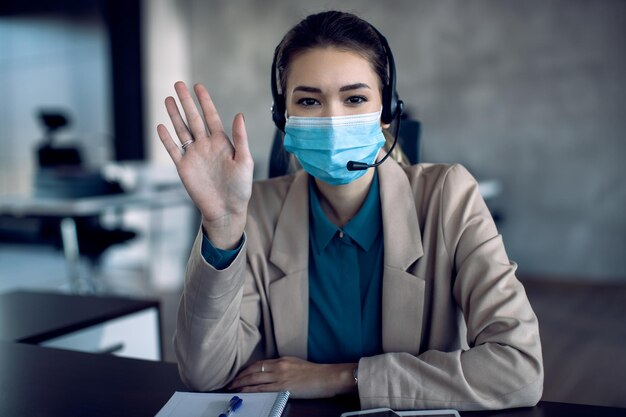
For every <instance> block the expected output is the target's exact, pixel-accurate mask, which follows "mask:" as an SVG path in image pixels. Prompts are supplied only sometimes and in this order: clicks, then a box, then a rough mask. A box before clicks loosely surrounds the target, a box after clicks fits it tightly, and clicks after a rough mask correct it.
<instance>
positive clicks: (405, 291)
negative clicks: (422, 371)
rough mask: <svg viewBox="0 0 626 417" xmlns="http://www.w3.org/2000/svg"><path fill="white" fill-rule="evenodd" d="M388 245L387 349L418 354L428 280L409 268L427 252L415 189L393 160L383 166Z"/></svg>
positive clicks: (384, 319)
mask: <svg viewBox="0 0 626 417" xmlns="http://www.w3.org/2000/svg"><path fill="white" fill-rule="evenodd" d="M378 169H379V171H378V172H379V178H380V199H381V207H382V212H383V236H384V242H385V243H384V245H385V255H384V271H383V296H382V300H383V306H382V310H383V317H382V323H383V350H384V351H385V352H408V353H412V354H418V353H419V349H420V342H421V334H422V321H423V307H424V288H425V282H424V279H423V278H422V277H418V276H415V275H412V274H410V273H409V272H407V269H408V268H409V267H410V266H411V265H413V264H414V263H415V262H416V261H417V260H418V259H419V258H420V257H421V256H422V255H423V254H424V249H423V247H422V235H421V232H420V228H419V223H418V219H417V211H416V208H415V203H414V199H413V198H412V196H413V192H412V190H411V186H410V184H409V181H408V178H407V175H406V173H405V172H404V170H403V169H402V168H401V167H400V166H399V165H398V164H397V163H396V162H395V161H393V160H389V161H386V162H385V163H384V164H382V165H381V166H380V167H379V168H378Z"/></svg>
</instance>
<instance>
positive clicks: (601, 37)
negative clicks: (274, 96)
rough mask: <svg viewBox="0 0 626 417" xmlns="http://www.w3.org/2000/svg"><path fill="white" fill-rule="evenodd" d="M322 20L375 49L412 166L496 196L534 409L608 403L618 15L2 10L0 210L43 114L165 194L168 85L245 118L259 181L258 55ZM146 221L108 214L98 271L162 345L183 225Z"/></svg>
mask: <svg viewBox="0 0 626 417" xmlns="http://www.w3.org/2000/svg"><path fill="white" fill-rule="evenodd" d="M330 8H339V9H342V10H347V11H352V12H355V13H356V14H358V15H360V16H362V17H363V18H365V19H367V20H369V21H370V22H372V23H373V24H374V25H375V26H376V27H377V28H378V29H379V30H380V31H381V32H382V33H384V34H385V35H386V37H387V38H388V40H389V42H390V45H391V47H392V49H393V52H394V55H395V59H396V65H397V73H398V74H397V75H398V91H399V94H400V96H401V97H402V99H403V100H404V101H405V103H406V106H407V111H408V112H409V113H410V115H411V116H412V117H414V118H417V119H419V120H420V121H421V122H422V129H423V132H422V138H421V159H422V160H423V161H424V162H459V163H462V164H464V165H465V166H466V167H468V169H469V170H470V171H471V172H472V173H473V174H474V175H475V176H476V177H477V179H479V180H495V181H497V182H498V184H499V185H500V192H499V194H498V195H497V196H495V197H493V198H491V199H490V200H489V205H490V207H491V208H492V209H493V210H494V211H497V212H498V214H499V217H500V219H499V222H498V227H499V230H500V232H501V233H502V234H503V236H504V241H505V244H506V247H507V251H508V253H509V256H510V257H511V259H513V260H515V261H516V262H518V264H519V276H520V278H521V280H522V281H523V282H524V283H525V284H526V285H527V288H528V291H529V294H530V298H531V302H533V305H535V308H536V310H537V312H538V315H539V316H540V320H542V321H541V323H542V335H543V338H544V344H546V346H545V347H544V349H545V352H544V353H545V355H546V362H547V363H546V369H547V371H546V381H547V384H546V396H545V397H544V398H545V399H548V400H557V401H572V402H589V403H603V404H606V405H620V404H621V405H622V406H626V403H624V402H623V401H624V400H623V399H621V400H620V399H619V396H618V395H616V394H615V393H614V392H613V391H615V390H611V389H610V388H611V385H613V386H621V385H622V383H621V382H620V381H623V378H624V377H625V376H626V371H625V370H626V360H625V359H624V358H625V357H626V355H625V354H626V348H624V347H623V346H624V344H625V342H626V331H625V330H624V329H623V325H618V323H623V319H624V318H625V316H626V307H624V306H625V305H626V290H625V289H624V288H625V287H626V272H625V270H624V256H625V255H626V216H625V215H624V207H625V206H626V187H625V186H624V185H623V183H622V178H623V177H624V174H625V173H626V172H625V171H626V169H625V168H624V164H623V161H622V160H623V159H624V157H625V156H626V137H625V133H624V132H626V83H625V81H626V53H625V51H626V47H625V46H626V45H625V43H626V42H625V40H626V3H625V2H623V1H621V0H603V1H591V0H550V1H545V0H529V1H515V0H473V1H460V0H459V1H455V0H438V1H427V0H421V1H414V0H413V1H412V0H404V1H400V0H392V1H373V0H368V1H362V0H361V1H357V0H350V1H306V2H304V1H302V2H300V1H289V0H264V1H260V0H258V1H252V0H248V1H226V0H223V1H203V0H186V1H185V0H152V1H150V0H143V1H139V0H133V1H128V2H116V1H112V0H111V1H107V0H90V1H79V0H64V1H58V2H54V4H52V3H49V2H46V1H29V2H11V1H9V2H3V3H2V5H1V6H0V97H1V100H0V149H2V151H0V196H8V195H13V194H28V193H32V192H33V183H34V178H35V175H36V159H35V150H36V147H37V146H38V144H40V142H41V140H42V137H43V130H42V126H41V123H40V122H39V121H38V119H37V117H36V115H37V111H38V110H39V109H41V108H48V109H62V110H64V111H66V112H67V113H68V114H69V116H70V118H71V120H72V123H71V125H70V126H68V127H67V128H66V129H64V130H60V131H59V141H60V142H61V143H76V142H77V143H79V144H80V147H81V149H82V150H83V154H84V157H85V159H86V163H87V164H89V165H90V166H95V167H108V168H109V169H110V168H111V167H113V172H117V173H118V174H119V179H120V180H121V181H122V183H123V184H124V185H125V186H126V187H128V189H129V190H131V189H134V188H137V187H141V186H142V184H144V182H157V183H159V184H172V183H175V182H176V181H177V177H176V172H175V169H174V168H173V165H172V163H171V161H170V160H169V156H168V155H167V154H166V153H165V151H164V150H163V149H162V145H161V143H160V141H159V140H158V137H157V135H156V131H155V126H156V125H157V124H158V123H165V124H166V125H168V126H169V122H168V117H167V114H166V112H165V109H164V106H163V100H164V98H165V97H166V96H168V95H173V93H174V91H173V83H174V82H175V81H177V80H184V81H186V82H187V83H188V84H189V85H191V84H192V83H195V82H202V83H204V84H205V85H206V86H207V87H208V89H209V91H210V92H211V94H212V96H213V99H214V101H215V103H216V105H217V107H218V109H219V110H220V112H221V115H222V118H223V121H224V125H225V126H230V124H231V121H232V117H233V116H234V114H235V113H237V112H240V111H241V112H244V114H245V115H246V125H247V128H248V133H249V139H250V143H251V148H252V153H253V156H254V158H255V176H256V178H259V179H260V178H264V177H266V176H267V172H268V157H269V150H270V146H271V140H272V138H273V135H274V129H275V128H274V125H273V124H272V121H271V117H270V112H269V108H270V105H271V95H270V88H269V71H270V65H271V60H272V53H273V50H274V47H275V46H276V44H277V43H278V42H279V41H280V39H281V37H282V35H283V34H284V33H285V31H286V30H288V29H289V28H290V27H291V26H292V25H293V24H295V23H296V22H297V21H298V20H299V19H301V18H303V17H304V16H306V15H308V14H310V13H312V12H316V11H320V10H326V9H330ZM146 213H147V211H146V210H133V209H131V210H127V211H125V213H124V222H125V223H126V224H127V225H128V226H129V227H131V228H134V230H136V231H137V232H138V236H137V237H136V238H135V239H132V240H130V241H128V242H126V243H123V244H120V245H115V246H112V247H111V248H110V249H109V250H107V252H106V253H105V256H104V259H103V262H102V269H101V271H100V273H101V274H102V277H103V279H104V280H106V282H107V285H105V288H106V290H107V291H110V292H114V293H119V294H124V295H137V296H157V297H161V299H162V300H163V302H164V303H165V305H166V309H165V311H166V313H165V316H166V317H165V322H166V327H165V333H166V334H167V335H171V331H172V328H173V320H174V314H175V308H176V302H177V297H178V294H179V291H180V288H181V285H182V280H183V274H184V265H185V260H186V257H187V254H188V251H189V246H190V240H191V239H192V238H193V234H194V227H195V224H196V221H197V218H196V212H195V211H194V210H193V208H192V207H190V206H189V205H188V204H181V205H173V206H171V207H169V206H168V207H165V208H163V209H162V210H159V212H158V213H157V214H156V215H157V216H158V218H157V220H156V221H155V220H154V219H152V220H150V218H151V216H153V215H154V213H149V215H146ZM148 235H150V236H151V239H154V241H156V242H157V243H156V245H155V244H150V243H149V242H148V239H147V237H146V236H148ZM0 251H1V252H0V291H7V290H9V289H12V288H18V287H24V286H27V287H31V288H32V287H48V288H56V289H59V288H60V289H67V282H66V272H67V271H66V265H65V263H64V260H63V256H62V254H61V253H60V252H59V251H58V250H55V249H51V248H45V247H38V246H36V245H26V246H24V245H15V244H11V243H9V242H0ZM146 271H148V272H146ZM574 314H577V315H576V316H573V315H574ZM616 329H617V330H616ZM594 341H596V344H593V342H594ZM168 342H169V341H168ZM599 348H601V349H604V350H600V351H598V350H597V349H599ZM561 351H566V353H564V355H565V354H568V355H572V356H561V355H560V353H559V352H561ZM564 358H565V359H564ZM166 359H168V360H173V356H172V355H171V352H168V350H167V348H166ZM573 362H577V363H576V367H573V368H572V365H573ZM557 364H558V365H557ZM565 367H567V368H568V369H572V370H569V371H567V372H568V373H566V372H565V371H563V370H562V369H565ZM561 368H562V369H561ZM616 370H617V371H616ZM556 372H561V373H560V374H558V375H556V374H555V373H556ZM607 375H609V376H608V378H613V379H609V380H606V379H605V380H604V382H603V381H597V383H595V382H592V380H589V379H588V377H590V378H595V377H598V378H599V377H600V376H603V377H605V378H606V377H607ZM611 375H613V376H611ZM553 381H559V382H560V386H559V387H557V386H556V384H554V383H552V382H553ZM548 382H550V384H548ZM614 384H615V385H614ZM620 401H621V403H620Z"/></svg>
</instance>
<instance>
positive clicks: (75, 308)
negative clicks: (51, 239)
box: [0, 291, 159, 344]
mask: <svg viewBox="0 0 626 417" xmlns="http://www.w3.org/2000/svg"><path fill="white" fill-rule="evenodd" d="M152 307H156V308H157V309H158V308H159V302H158V301H155V300H133V299H125V298H120V297H100V296H87V295H85V296H83V295H81V296H80V297H78V296H76V295H69V294H60V293H50V292H33V291H15V292H9V293H5V294H0V339H2V340H10V341H15V342H23V343H33V344H36V343H40V342H43V341H45V340H49V339H52V338H54V337H57V336H60V335H64V334H67V333H71V332H73V331H76V330H81V329H84V328H86V327H89V326H93V325H95V324H100V323H104V322H106V321H108V320H112V319H115V318H118V317H122V316H125V315H128V314H132V313H135V312H138V311H141V310H144V309H147V308H152Z"/></svg>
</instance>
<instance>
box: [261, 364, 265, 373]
mask: <svg viewBox="0 0 626 417" xmlns="http://www.w3.org/2000/svg"><path fill="white" fill-rule="evenodd" d="M261 372H265V364H264V363H263V362H261Z"/></svg>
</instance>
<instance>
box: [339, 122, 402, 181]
mask: <svg viewBox="0 0 626 417" xmlns="http://www.w3.org/2000/svg"><path fill="white" fill-rule="evenodd" d="M401 113H402V112H401V111H399V112H398V116H397V126H396V134H395V135H394V138H393V144H392V145H391V148H389V150H388V151H387V154H386V155H385V156H383V159H381V160H380V161H378V162H374V163H373V164H368V163H367V162H359V161H348V163H347V164H346V168H348V171H362V170H364V169H368V168H376V167H377V166H378V165H380V164H382V163H383V162H385V159H387V158H388V157H389V155H390V154H391V151H393V148H395V147H396V143H397V142H398V132H400V115H401Z"/></svg>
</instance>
